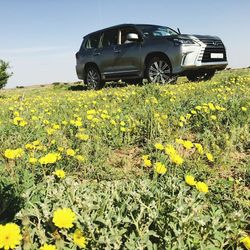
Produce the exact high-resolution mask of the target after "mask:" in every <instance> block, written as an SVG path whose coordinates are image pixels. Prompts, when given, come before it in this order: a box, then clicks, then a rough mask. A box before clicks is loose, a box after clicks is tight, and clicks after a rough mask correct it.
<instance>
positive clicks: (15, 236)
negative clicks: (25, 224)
mask: <svg viewBox="0 0 250 250" xmlns="http://www.w3.org/2000/svg"><path fill="white" fill-rule="evenodd" d="M21 240H22V235H21V233H20V228H19V226H18V225H16V224H14V223H7V224H6V225H5V226H2V225H0V248H4V249H5V250H6V249H14V248H15V247H17V246H18V245H20V243H21Z"/></svg>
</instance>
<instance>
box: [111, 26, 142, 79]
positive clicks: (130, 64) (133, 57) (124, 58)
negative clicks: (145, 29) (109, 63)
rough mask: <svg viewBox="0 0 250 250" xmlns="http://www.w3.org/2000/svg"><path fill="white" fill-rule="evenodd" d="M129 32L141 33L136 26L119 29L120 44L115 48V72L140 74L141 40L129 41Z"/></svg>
mask: <svg viewBox="0 0 250 250" xmlns="http://www.w3.org/2000/svg"><path fill="white" fill-rule="evenodd" d="M129 33H135V34H138V37H139V38H140V34H139V33H138V31H137V30H136V29H135V28H134V27H130V26H128V27H124V28H121V29H120V30H119V44H118V45H117V46H115V48H114V53H115V55H114V72H116V74H117V75H119V74H120V75H121V76H123V78H124V76H128V77H129V76H140V72H141V42H140V39H139V40H137V41H128V40H127V35H128V34H129Z"/></svg>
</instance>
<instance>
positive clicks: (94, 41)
mask: <svg viewBox="0 0 250 250" xmlns="http://www.w3.org/2000/svg"><path fill="white" fill-rule="evenodd" d="M99 40H100V34H99V33H96V34H93V35H90V36H89V38H88V40H87V42H86V45H85V48H86V49H92V48H98V44H99Z"/></svg>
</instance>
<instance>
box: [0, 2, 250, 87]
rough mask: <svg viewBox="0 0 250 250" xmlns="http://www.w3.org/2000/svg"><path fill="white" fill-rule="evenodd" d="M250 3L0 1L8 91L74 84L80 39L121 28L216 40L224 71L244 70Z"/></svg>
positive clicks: (0, 47)
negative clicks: (144, 26) (140, 26)
mask: <svg viewBox="0 0 250 250" xmlns="http://www.w3.org/2000/svg"><path fill="white" fill-rule="evenodd" d="M249 13H250V0H178V1H173V0H154V1H149V0H137V1H135V0H0V25H1V31H0V59H2V60H5V61H8V62H9V64H10V66H11V69H10V70H11V71H12V72H13V76H12V77H11V78H10V79H9V81H8V84H7V86H6V87H7V88H8V87H15V86H27V85H34V84H47V83H52V82H58V81H59V82H72V81H77V80H78V79H77V76H76V73H75V53H76V52H77V51H78V50H79V47H80V45H81V42H82V37H83V36H84V35H86V34H88V33H90V32H93V31H96V30H98V29H102V28H105V27H109V26H112V25H116V24H121V23H150V24H159V25H165V26H169V27H172V28H174V29H176V28H177V27H178V28H180V30H181V32H182V33H186V34H188V33H190V34H205V35H217V36H219V37H220V38H221V39H222V40H223V42H224V44H225V46H226V49H227V55H228V61H229V67H232V68H239V67H248V66H250V29H249V25H250V14H249Z"/></svg>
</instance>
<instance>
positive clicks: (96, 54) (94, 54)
mask: <svg viewBox="0 0 250 250" xmlns="http://www.w3.org/2000/svg"><path fill="white" fill-rule="evenodd" d="M100 54H101V53H100V52H94V53H93V56H99V55H100Z"/></svg>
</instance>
